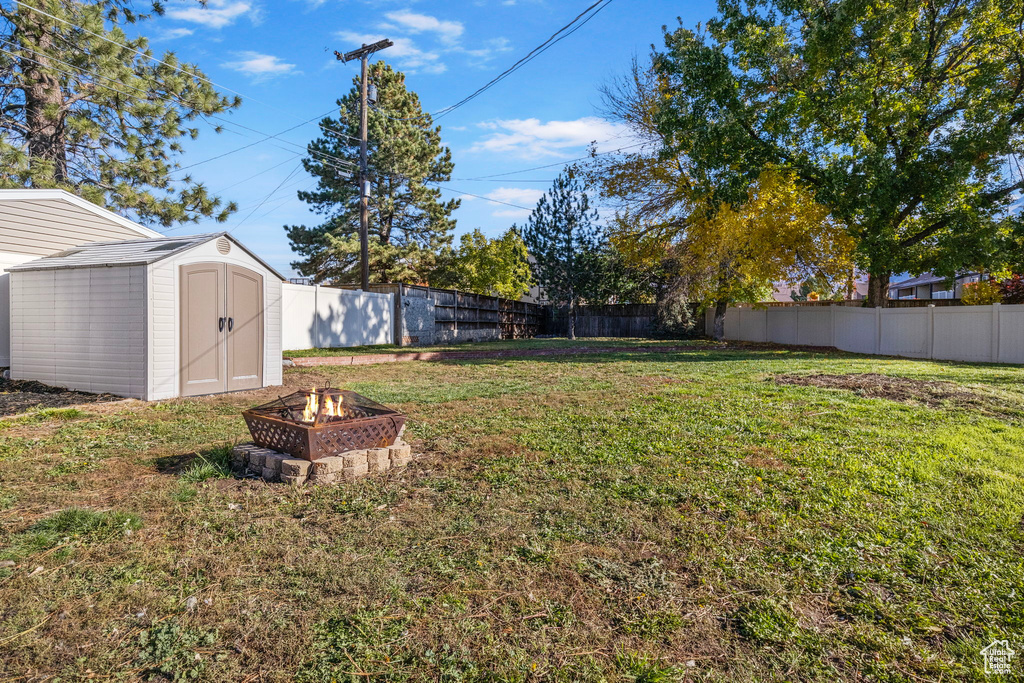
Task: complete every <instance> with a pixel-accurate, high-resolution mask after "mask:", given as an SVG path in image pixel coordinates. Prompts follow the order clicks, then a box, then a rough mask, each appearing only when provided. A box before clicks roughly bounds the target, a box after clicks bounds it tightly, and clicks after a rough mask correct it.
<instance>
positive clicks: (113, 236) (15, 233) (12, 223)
mask: <svg viewBox="0 0 1024 683" xmlns="http://www.w3.org/2000/svg"><path fill="white" fill-rule="evenodd" d="M149 236H151V235H149V234H148V233H147V232H144V231H142V230H141V229H140V230H134V229H132V228H130V227H128V226H125V225H120V224H118V223H116V222H114V221H113V220H108V219H106V218H104V217H102V216H100V215H97V214H95V213H92V212H91V211H89V210H87V209H85V208H82V207H80V206H76V205H75V204H71V203H69V202H66V201H64V200H61V199H38V200H29V199H8V200H4V201H0V250H3V251H4V252H8V253H14V254H25V255H28V256H34V257H39V256H48V255H50V254H53V253H55V252H58V251H61V250H63V249H67V248H69V247H75V246H78V245H80V244H85V243H87V242H106V241H114V240H128V239H139V238H140V237H149Z"/></svg>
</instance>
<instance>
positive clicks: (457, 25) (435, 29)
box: [381, 9, 465, 44]
mask: <svg viewBox="0 0 1024 683" xmlns="http://www.w3.org/2000/svg"><path fill="white" fill-rule="evenodd" d="M384 16H385V17H386V18H387V19H388V21H389V22H391V23H390V24H384V25H382V26H381V28H383V29H386V30H404V31H405V32H406V33H411V34H413V35H415V34H417V33H434V34H436V35H437V37H438V38H439V39H440V40H441V41H442V42H444V43H449V44H451V43H455V42H456V41H458V39H459V36H461V35H462V32H463V31H464V30H465V27H464V26H463V25H462V22H459V21H447V20H443V19H438V18H437V17H432V16H430V15H429V14H416V13H415V12H411V11H409V10H407V9H406V10H401V11H398V12H388V13H387V14H385V15H384Z"/></svg>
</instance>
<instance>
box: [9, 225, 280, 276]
mask: <svg viewBox="0 0 1024 683" xmlns="http://www.w3.org/2000/svg"><path fill="white" fill-rule="evenodd" d="M220 237H226V238H228V239H229V240H231V241H232V242H233V243H234V244H235V245H237V246H238V247H239V248H240V249H242V250H243V251H245V253H247V254H249V256H252V257H253V258H254V259H256V260H257V261H259V263H260V265H262V266H263V267H264V268H266V269H267V270H269V271H270V272H271V273H273V274H274V275H276V276H277V277H278V278H280V279H281V280H284V277H282V275H281V274H280V273H278V272H277V271H276V270H274V269H273V268H272V267H270V266H269V265H267V263H266V262H265V261H264V260H263V259H261V258H260V257H259V256H257V255H256V254H254V253H252V252H251V251H249V250H248V249H246V247H245V245H243V244H242V243H240V242H239V241H238V240H236V239H235V238H233V237H232V236H231V235H230V234H228V233H226V232H213V233H209V234H206V235H189V236H185V237H161V238H159V239H139V240H122V241H117V242H90V243H88V244H83V245H81V246H77V247H72V248H71V249H65V250H64V251H58V252H57V253H56V254H51V255H49V256H44V257H43V258H40V259H36V260H35V261H28V262H27V263H20V264H18V265H16V266H11V267H10V268H7V271H8V272H12V273H13V272H19V271H26V270H59V269H66V268H103V267H115V266H144V265H149V264H151V263H156V262H157V261H162V260H164V259H165V258H170V257H171V256H174V255H175V254H180V253H181V252H183V251H187V250H189V249H192V248H193V247H197V246H199V245H200V244H205V243H206V242H209V241H211V240H215V239H218V238H220Z"/></svg>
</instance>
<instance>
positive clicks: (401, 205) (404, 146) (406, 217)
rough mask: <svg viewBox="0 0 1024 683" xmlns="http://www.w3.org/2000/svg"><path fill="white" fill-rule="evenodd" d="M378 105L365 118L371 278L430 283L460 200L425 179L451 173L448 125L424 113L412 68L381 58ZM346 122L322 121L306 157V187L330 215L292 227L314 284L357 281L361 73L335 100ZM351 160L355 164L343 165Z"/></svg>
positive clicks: (373, 71)
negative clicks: (409, 78) (309, 182)
mask: <svg viewBox="0 0 1024 683" xmlns="http://www.w3.org/2000/svg"><path fill="white" fill-rule="evenodd" d="M369 72H370V81H371V83H373V85H374V86H376V88H377V105H376V106H375V107H374V108H372V109H371V110H370V113H369V123H368V131H369V132H368V137H369V141H370V142H369V150H370V154H369V167H370V174H371V180H372V187H371V191H370V212H369V213H370V221H369V242H370V244H369V248H370V280H371V281H373V282H413V283H419V282H424V281H426V279H427V277H428V275H429V273H430V271H431V270H432V269H433V267H434V265H435V263H436V258H437V254H438V252H440V251H441V250H442V249H443V248H444V247H446V246H448V245H450V244H451V241H452V236H451V231H452V229H453V228H454V227H455V220H454V219H453V218H452V217H451V214H452V212H453V211H454V210H455V209H457V208H458V207H459V200H457V199H455V200H451V201H447V202H444V201H441V190H439V189H438V188H436V187H430V186H429V185H428V183H436V182H443V181H446V180H448V179H449V178H451V173H452V168H453V164H452V155H451V150H449V149H448V148H447V147H444V146H442V145H441V127H440V126H437V127H434V126H433V123H432V120H431V118H430V115H429V114H424V113H423V110H422V108H421V107H420V101H419V97H417V95H416V94H415V93H413V92H409V91H408V90H406V87H405V74H403V73H402V72H400V71H395V70H394V69H392V68H391V67H390V66H389V65H388V64H386V63H384V62H383V61H381V62H377V63H376V64H371V65H370V68H369ZM338 106H339V107H340V116H339V118H337V119H335V118H331V117H328V118H325V119H324V120H323V121H321V122H320V127H321V130H322V131H323V133H324V135H323V136H321V137H319V138H317V139H316V140H314V141H313V142H311V143H310V144H309V147H308V149H309V156H307V157H306V158H305V159H304V160H303V165H304V166H305V168H306V170H307V171H308V172H309V173H310V174H311V175H313V176H314V177H316V178H317V180H318V184H317V187H316V189H314V190H312V191H310V192H299V193H298V194H299V199H301V200H303V201H305V202H307V203H308V204H310V205H311V206H312V207H313V210H314V211H316V212H317V213H318V214H321V215H323V216H325V218H326V220H325V221H324V222H323V223H322V224H320V225H317V226H314V227H306V226H305V225H293V226H285V230H286V231H287V233H288V239H289V240H290V241H291V245H292V249H293V250H294V251H295V252H297V253H298V254H299V255H300V256H302V259H301V260H299V261H296V262H294V263H293V264H292V266H293V267H294V268H295V269H296V270H298V271H299V272H300V273H302V274H303V275H307V276H310V277H312V278H314V280H315V281H317V282H358V278H359V188H358V186H357V183H356V180H355V178H354V173H355V172H354V171H353V169H354V168H356V167H357V166H358V162H359V142H358V136H359V79H358V77H357V78H355V79H353V87H352V89H351V90H350V91H349V92H348V94H346V95H345V96H344V97H343V98H341V99H340V100H338ZM345 162H349V164H345Z"/></svg>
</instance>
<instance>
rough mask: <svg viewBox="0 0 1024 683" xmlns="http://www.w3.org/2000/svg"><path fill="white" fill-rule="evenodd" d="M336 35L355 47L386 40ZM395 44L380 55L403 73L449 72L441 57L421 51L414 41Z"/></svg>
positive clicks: (345, 33)
mask: <svg viewBox="0 0 1024 683" xmlns="http://www.w3.org/2000/svg"><path fill="white" fill-rule="evenodd" d="M336 35H337V36H338V37H339V38H341V39H342V40H344V41H347V42H350V43H352V44H353V45H355V46H359V45H364V44H367V45H368V44H370V43H376V42H377V41H378V40H382V39H383V38H384V35H383V34H375V33H355V32H353V31H338V33H337V34H336ZM393 42H394V45H393V46H392V47H389V48H388V49H387V50H384V51H382V52H380V53H379V54H380V56H381V57H383V58H384V59H385V60H387V61H389V62H392V61H393V62H394V63H396V64H397V65H398V66H399V68H401V69H402V70H403V71H405V72H407V73H416V72H423V73H428V74H439V73H443V72H445V71H447V70H448V67H447V65H445V63H444V62H442V61H441V55H439V54H438V53H437V52H431V51H429V50H421V49H420V48H418V47H417V46H416V43H414V42H413V41H412V39H410V38H394V39H393ZM342 52H345V50H342Z"/></svg>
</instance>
